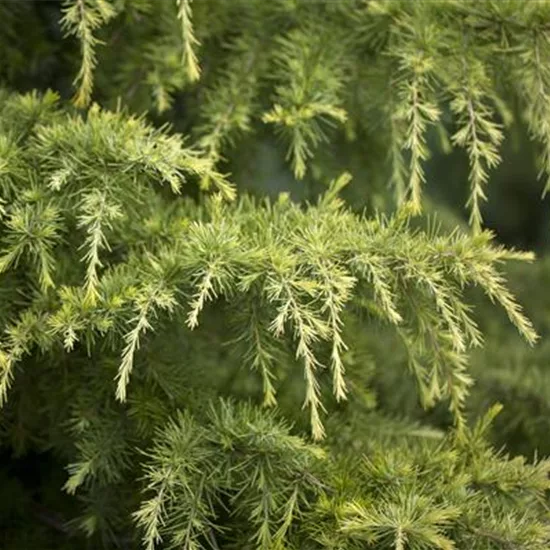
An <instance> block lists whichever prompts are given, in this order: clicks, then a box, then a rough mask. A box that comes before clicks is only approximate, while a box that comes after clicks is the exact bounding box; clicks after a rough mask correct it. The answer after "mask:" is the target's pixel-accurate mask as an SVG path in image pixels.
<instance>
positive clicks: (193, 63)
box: [176, 0, 201, 82]
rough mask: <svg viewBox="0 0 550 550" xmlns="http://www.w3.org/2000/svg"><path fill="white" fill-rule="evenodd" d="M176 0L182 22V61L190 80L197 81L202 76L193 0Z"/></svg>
mask: <svg viewBox="0 0 550 550" xmlns="http://www.w3.org/2000/svg"><path fill="white" fill-rule="evenodd" d="M176 1H177V4H178V19H179V20H180V22H181V42H182V49H183V54H182V63H183V66H184V67H185V71H186V73H187V77H188V78H189V80H190V81H191V82H195V81H197V80H198V79H199V78H200V74H201V71H200V67H199V62H198V60H197V54H196V53H195V48H196V47H198V46H199V45H200V44H199V41H198V40H197V38H196V36H195V31H194V29H193V23H192V19H191V18H192V10H191V3H192V2H193V0H176Z"/></svg>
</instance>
